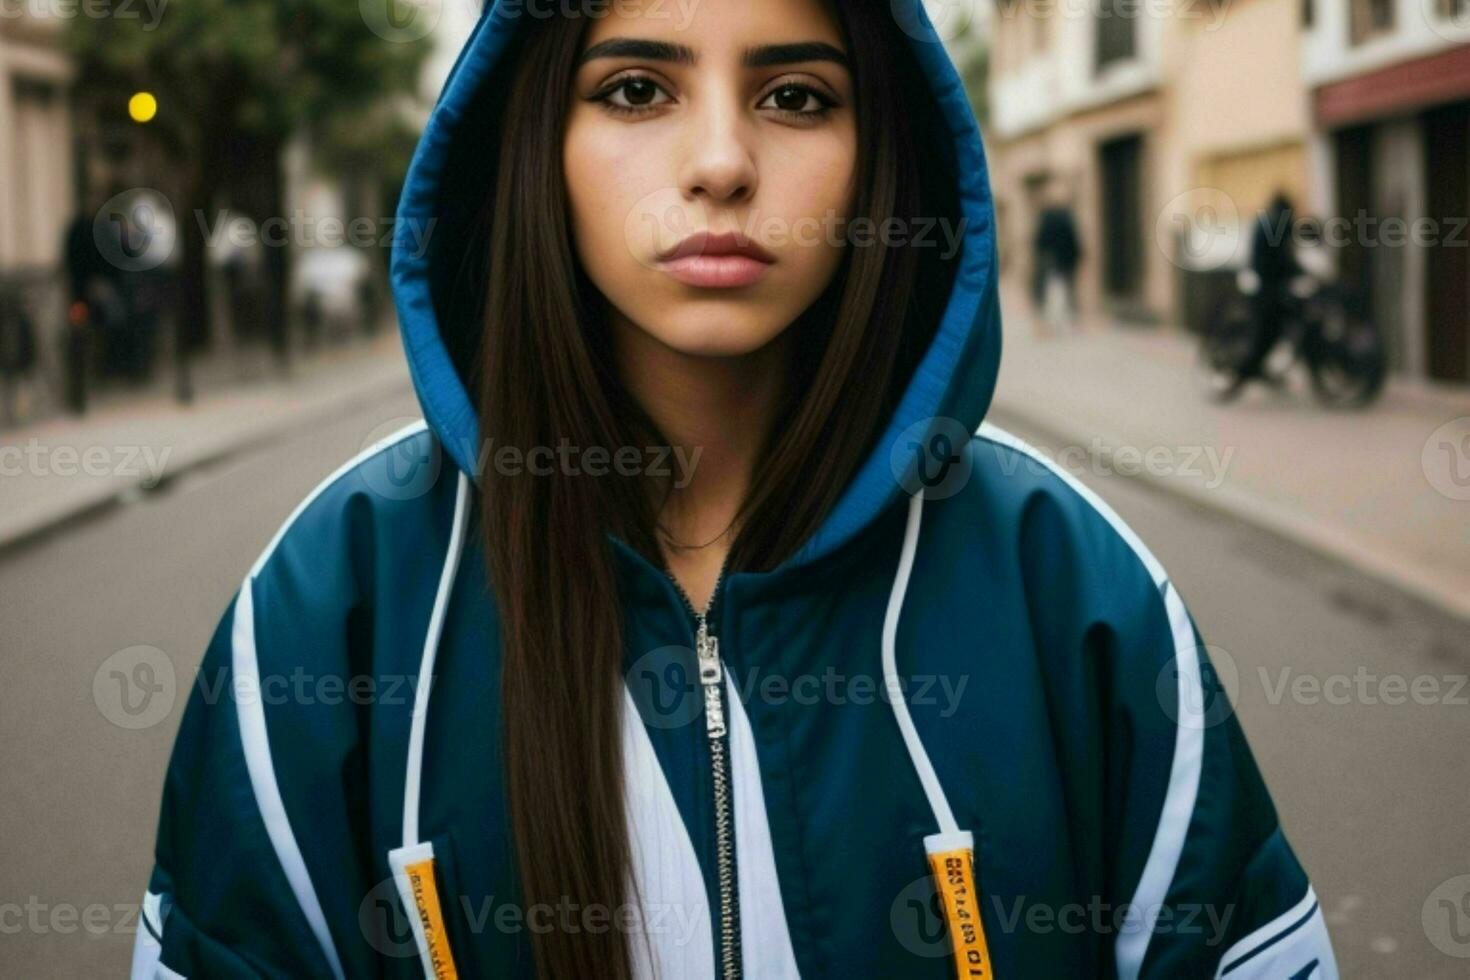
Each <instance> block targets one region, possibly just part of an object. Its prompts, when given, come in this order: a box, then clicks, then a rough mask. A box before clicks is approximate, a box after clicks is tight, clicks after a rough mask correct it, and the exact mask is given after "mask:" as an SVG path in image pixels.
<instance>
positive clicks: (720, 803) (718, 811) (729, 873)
mask: <svg viewBox="0 0 1470 980" xmlns="http://www.w3.org/2000/svg"><path fill="white" fill-rule="evenodd" d="M724 576H725V569H724V566H723V565H722V566H721V567H720V573H719V576H718V577H717V578H716V579H715V587H714V590H713V591H712V592H711V593H710V598H709V603H708V604H707V605H706V606H705V608H704V610H703V611H702V612H701V611H698V610H696V609H695V608H694V603H692V602H690V601H689V595H688V593H686V592H685V591H684V588H683V587H682V586H681V585H679V582H678V580H677V579H675V578H674V576H673V574H672V573H669V581H670V582H673V583H674V588H675V590H676V591H677V592H678V593H679V597H680V598H681V599H683V600H684V606H685V608H686V609H688V610H689V612H690V614H691V615H692V616H693V617H694V621H695V624H696V629H695V634H694V653H695V658H696V660H697V662H698V667H699V684H700V687H701V688H703V690H704V730H705V735H706V737H707V738H708V739H709V757H710V776H711V780H710V781H711V785H712V786H713V788H714V794H713V795H714V807H715V865H716V869H717V877H718V879H719V889H720V963H721V965H722V971H721V977H722V980H740V978H741V976H742V975H743V971H742V968H741V962H740V960H741V956H740V894H739V891H738V890H737V883H736V877H735V806H734V801H733V799H732V796H731V789H730V757H729V751H728V749H729V742H728V734H727V730H726V727H725V683H724V681H725V671H724V666H723V664H722V663H721V661H720V638H719V637H718V636H716V635H715V634H714V633H713V632H712V631H711V630H710V628H709V613H710V610H711V609H712V608H713V607H714V604H715V597H716V596H718V595H719V594H720V586H721V585H722V584H723V583H724Z"/></svg>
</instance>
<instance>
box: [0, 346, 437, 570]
mask: <svg viewBox="0 0 1470 980" xmlns="http://www.w3.org/2000/svg"><path fill="white" fill-rule="evenodd" d="M408 384H409V380H408V369H407V366H406V364H405V362H404V359H403V348H402V346H401V343H400V341H399V339H398V333H397V330H396V329H387V330H384V331H383V332H382V333H380V334H379V335H378V336H376V337H374V338H373V339H372V340H371V341H370V342H364V343H359V344H356V345H353V346H350V347H337V348H331V349H327V350H324V351H321V352H319V353H315V354H312V355H311V356H309V357H302V358H301V359H299V360H298V361H297V362H296V363H295V365H294V366H293V368H292V371H291V374H290V376H289V377H286V378H281V377H271V378H269V379H262V380H258V381H253V382H239V383H236V384H232V385H228V386H226V387H223V388H217V389H209V390H203V389H201V390H200V391H199V393H198V397H197V398H196V400H195V401H194V403H193V404H191V405H180V404H178V403H177V402H176V401H174V400H173V399H172V398H170V397H168V396H166V395H161V394H153V395H146V396H141V397H139V398H136V399H128V400H119V401H115V402H112V403H109V404H106V405H102V406H99V408H98V409H97V410H96V411H94V412H92V413H90V414H88V415H86V416H84V417H81V418H73V417H66V418H53V419H49V420H47V421H44V422H39V423H36V424H34V425H29V426H22V427H20V428H17V429H5V430H0V549H3V548H6V547H9V546H11V545H14V544H16V543H18V542H21V541H24V540H26V539H29V538H31V537H33V536H35V535H38V534H42V533H44V532H45V531H47V530H50V529H51V528H53V527H56V526H57V525H59V524H63V523H65V522H66V521H67V520H69V519H72V518H74V517H77V516H80V515H82V514H85V513H88V512H90V511H93V510H97V509H100V508H103V507H106V506H108V505H110V504H111V503H113V502H115V501H116V500H118V499H119V498H120V497H123V496H125V495H127V494H130V493H136V492H138V490H139V489H140V488H142V489H147V488H151V487H153V486H156V485H157V484H158V483H159V482H161V481H163V480H167V479H171V478H173V477H176V476H178V475H179V474H180V473H183V472H185V471H187V470H189V469H191V468H193V467H196V466H199V465H201V464H204V463H207V462H210V461H213V460H216V459H219V458H221V457H223V456H227V455H229V454H231V453H234V452H237V451H239V450H241V449H244V448H247V447H249V446H251V445H253V444H256V443H260V442H265V441H268V440H271V439H274V438H276V437H278V436H280V435H282V434H283V433H286V432H290V431H292V430H294V429H298V428H303V427H309V426H311V425H312V424H313V423H315V422H317V421H319V420H322V419H326V418H331V417H335V416H338V415H341V414H343V413H346V412H350V411H352V410H354V409H355V408H356V407H358V406H361V405H365V404H370V403H372V402H374V401H376V400H378V399H381V398H383V397H384V396H385V395H387V394H390V393H392V392H394V391H396V390H401V389H404V388H406V387H407V386H408Z"/></svg>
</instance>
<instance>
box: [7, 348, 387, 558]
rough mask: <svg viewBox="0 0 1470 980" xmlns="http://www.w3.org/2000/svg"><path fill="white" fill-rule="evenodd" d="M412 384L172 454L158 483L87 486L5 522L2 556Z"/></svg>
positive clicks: (369, 391)
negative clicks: (46, 507) (204, 469)
mask: <svg viewBox="0 0 1470 980" xmlns="http://www.w3.org/2000/svg"><path fill="white" fill-rule="evenodd" d="M412 387H413V386H412V382H411V381H410V380H409V377H408V375H407V373H405V374H404V375H402V376H401V377H397V376H395V377H392V378H387V379H382V380H378V381H374V382H372V383H369V384H364V385H363V386H361V387H359V388H354V389H353V390H351V391H349V392H345V393H343V394H342V396H341V397H339V398H334V399H332V400H331V401H329V402H327V403H326V404H324V405H319V406H315V407H313V408H311V409H308V410H305V411H303V412H301V413H299V414H295V415H291V416H289V417H287V418H284V419H280V420H277V421H274V422H271V423H268V424H265V425H262V426H260V427H258V428H255V429H252V430H251V431H249V432H246V433H241V434H239V435H238V436H236V437H235V438H231V439H224V440H220V441H218V442H216V443H214V444H212V445H209V446H205V447H202V448H199V449H196V450H194V451H192V452H189V451H185V452H179V453H175V454H173V455H171V456H170V458H169V460H168V464H167V467H166V469H165V470H164V471H163V473H162V474H161V475H160V476H159V478H158V480H157V481H156V482H152V483H150V482H148V477H147V475H146V474H140V475H138V476H136V477H134V476H127V477H118V478H116V479H115V480H111V481H108V482H107V483H104V484H99V485H97V486H96V487H94V488H87V489H85V490H83V491H81V492H78V493H75V494H72V495H69V496H68V498H67V499H66V500H65V501H63V502H62V503H61V504H59V505H58V506H56V507H53V508H50V509H47V510H43V511H35V510H33V511H32V512H31V513H29V514H24V515H22V516H21V517H20V518H18V519H14V520H0V557H6V556H8V555H9V554H10V553H11V552H14V551H18V550H20V549H22V548H25V547H28V546H30V545H33V544H35V543H36V542H38V541H40V540H42V539H44V538H46V537H49V536H50V535H51V534H52V533H54V532H56V531H58V530H61V529H63V528H64V527H65V526H67V525H70V524H73V523H75V522H77V521H79V520H86V519H90V518H93V517H96V516H98V515H101V514H103V513H106V512H107V511H110V510H112V509H113V508H114V507H117V506H119V505H120V504H122V503H123V502H124V500H126V499H128V498H130V497H132V496H133V495H135V494H139V493H153V492H155V491H158V490H161V489H164V488H166V487H167V486H168V485H169V484H170V483H172V482H173V481H175V480H177V479H178V478H179V477H181V476H183V475H185V474H187V473H189V472H191V471H193V470H197V469H201V468H203V467H206V466H209V465H212V464H214V463H218V462H220V461H221V460H224V459H228V458H230V457H232V456H235V455H238V454H240V453H244V452H248V451H250V450H252V449H255V448H256V447H258V446H262V445H265V444H267V443H269V442H273V441H275V440H277V439H279V438H281V437H283V436H286V435H289V434H290V433H292V432H295V431H298V430H300V429H304V428H309V427H311V426H314V425H319V424H322V423H326V422H331V421H335V420H336V419H338V418H341V417H343V416H347V415H351V414H352V413H353V412H355V411H357V410H359V409H361V408H365V407H367V406H369V405H372V404H374V403H376V402H378V401H380V400H382V399H383V398H384V397H385V396H386V395H391V394H394V393H396V392H398V391H411V390H412Z"/></svg>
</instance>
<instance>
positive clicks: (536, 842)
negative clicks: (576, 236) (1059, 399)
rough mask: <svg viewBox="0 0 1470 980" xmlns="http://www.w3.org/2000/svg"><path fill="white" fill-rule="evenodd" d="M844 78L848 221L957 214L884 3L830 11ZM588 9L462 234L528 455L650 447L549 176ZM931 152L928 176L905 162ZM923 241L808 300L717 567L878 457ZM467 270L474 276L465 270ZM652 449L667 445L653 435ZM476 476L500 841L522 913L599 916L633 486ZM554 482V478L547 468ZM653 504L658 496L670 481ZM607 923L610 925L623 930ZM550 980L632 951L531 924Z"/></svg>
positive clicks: (856, 257)
mask: <svg viewBox="0 0 1470 980" xmlns="http://www.w3.org/2000/svg"><path fill="white" fill-rule="evenodd" d="M835 6H836V8H837V10H838V14H839V21H840V23H841V26H842V29H843V32H844V37H845V40H846V42H847V48H848V53H849V57H850V59H851V62H852V65H853V71H854V76H855V83H856V107H857V113H858V120H857V123H858V125H857V135H858V140H859V145H860V146H861V147H862V152H861V153H860V154H859V168H858V173H857V189H856V198H855V203H854V210H853V216H854V217H859V216H861V217H863V218H866V219H870V220H871V221H872V222H873V223H874V224H873V226H874V227H882V222H883V221H884V219H887V218H898V219H900V220H907V221H909V222H910V223H909V225H908V227H909V228H914V227H916V225H915V224H914V222H915V221H916V219H919V218H923V217H928V218H931V219H933V220H955V219H956V218H957V211H958V206H957V203H956V202H955V200H954V186H955V185H954V181H953V177H952V176H950V175H949V174H947V173H946V164H945V160H944V158H945V154H946V150H945V149H944V148H945V147H949V146H951V145H952V144H951V141H950V140H949V138H948V135H947V131H946V129H945V128H944V126H943V124H942V123H941V122H939V121H938V119H937V112H936V111H935V107H934V106H933V99H932V98H930V97H928V96H927V94H921V95H920V97H919V98H918V99H917V100H913V101H917V102H919V103H920V104H919V105H910V104H901V102H900V100H901V99H902V98H903V97H904V95H905V94H908V95H910V96H912V95H914V94H916V93H927V89H926V88H925V86H924V84H923V82H922V81H921V80H920V79H919V68H918V66H917V64H916V63H915V62H914V61H913V59H912V56H911V55H910V53H909V50H908V45H907V43H906V39H904V38H903V37H902V36H901V35H900V34H899V33H898V31H897V29H896V26H895V25H894V23H893V21H892V18H891V16H889V15H888V12H887V8H888V4H887V3H879V2H876V0H850V2H841V3H837V4H836V5H835ZM589 21H590V18H589V17H576V16H565V15H564V16H559V17H554V18H551V19H550V20H548V21H547V22H545V23H538V24H535V25H534V26H528V27H527V28H526V35H525V37H524V44H522V45H521V46H520V50H519V53H518V55H517V56H516V61H515V62H514V64H513V65H512V67H511V68H510V69H509V74H508V76H507V77H508V85H507V89H506V92H505V98H504V102H503V103H502V105H503V112H502V114H501V115H500V117H499V119H498V125H499V127H500V129H499V134H498V137H499V153H498V157H497V159H496V166H495V172H494V177H493V180H492V181H490V182H489V183H490V186H489V188H488V193H487V196H486V200H485V205H484V207H483V208H482V209H481V211H480V212H479V214H480V217H479V219H478V220H479V222H480V224H479V229H478V235H479V237H480V239H481V245H480V251H479V252H477V253H476V254H481V255H482V256H483V260H484V262H485V263H487V264H485V265H479V266H478V268H479V270H480V274H481V275H482V276H485V277H486V278H485V279H484V281H483V292H482V293H481V295H482V296H483V307H482V309H483V322H484V330H483V334H482V336H481V338H480V344H479V350H480V353H479V355H478V358H477V360H476V362H475V367H476V369H477V370H476V373H477V374H478V375H479V382H480V385H479V386H480V391H479V410H480V419H481V425H482V438H483V439H493V440H494V443H493V444H494V445H498V446H515V447H521V448H522V449H528V448H530V447H533V446H556V445H559V444H561V440H567V441H568V442H569V443H570V444H571V445H573V446H577V447H582V448H587V447H602V448H603V449H605V450H606V451H608V452H609V453H613V452H615V451H616V450H617V448H618V447H620V446H643V445H649V444H650V443H649V442H647V441H645V439H646V437H647V435H648V434H649V433H650V432H653V434H654V435H655V437H656V436H657V433H656V431H655V430H654V429H653V426H652V423H651V422H650V421H649V420H648V418H647V417H646V415H645V414H644V413H642V412H641V411H639V409H638V406H637V405H636V404H633V403H632V400H631V398H630V397H629V395H628V394H627V392H626V391H625V390H624V388H623V386H622V385H621V384H620V382H619V380H618V378H617V377H616V375H615V373H614V371H613V368H612V358H611V357H610V356H609V347H610V340H609V337H608V332H607V328H606V320H605V316H604V309H603V306H604V304H605V300H603V299H602V297H601V296H600V295H599V294H598V293H597V291H596V290H595V289H594V288H593V287H592V286H591V285H590V282H589V281H588V279H587V277H586V275H585V273H584V272H583V271H582V270H581V268H580V267H579V265H578V262H577V260H576V258H575V255H574V251H573V248H572V245H571V241H570V237H569V234H570V233H569V226H570V225H569V218H568V213H567V202H566V192H565V186H564V183H563V181H564V177H563V171H562V166H561V155H562V140H563V135H564V123H565V120H564V119H563V118H561V117H560V113H557V112H550V113H549V112H547V111H546V107H547V106H565V105H566V104H567V101H568V98H569V94H570V85H571V81H572V73H573V63H574V59H575V57H576V55H577V53H578V49H579V46H580V43H581V39H582V31H583V29H584V28H585V26H586V24H587V23H588V22H589ZM921 145H927V146H928V147H929V149H928V151H927V156H928V157H929V159H926V163H925V166H924V168H922V169H921V168H920V166H919V162H918V159H917V157H916V147H918V146H921ZM937 251H938V250H937V249H933V248H929V249H925V248H914V247H890V246H885V245H881V244H877V245H871V246H866V247H860V248H859V247H853V246H852V245H849V247H848V248H847V249H846V254H845V255H844V258H843V261H842V264H841V267H840V269H839V271H838V273H837V275H836V276H835V277H834V279H833V282H832V283H831V284H830V285H829V287H828V289H827V290H826V292H825V293H824V294H823V296H822V297H821V298H820V299H819V300H818V301H817V302H816V303H815V304H813V306H812V308H811V309H809V310H808V311H807V312H806V313H805V314H803V316H802V317H801V318H800V320H799V321H798V323H796V324H793V325H792V326H791V327H790V328H788V329H791V330H797V331H799V334H798V336H797V343H796V344H795V345H794V346H793V350H794V351H795V352H796V354H795V363H794V364H793V365H792V368H793V371H794V375H795V383H794V384H793V385H791V389H792V391H793V392H794V394H793V396H792V404H791V405H790V406H789V411H788V412H786V413H783V414H782V415H781V416H780V417H781V418H784V419H789V422H786V423H785V424H783V425H782V426H781V427H780V428H779V430H778V431H776V432H773V433H772V434H771V436H770V438H769V440H768V443H767V447H766V451H765V453H764V454H763V459H762V460H761V462H760V463H759V464H758V466H757V472H756V473H755V474H754V478H753V482H752V491H751V493H750V495H749V498H748V499H747V500H746V502H745V504H744V507H743V509H742V516H741V518H740V522H741V523H740V528H741V530H740V532H739V534H738V535H737V537H736V540H735V542H734V544H733V546H732V550H731V553H730V558H729V561H728V565H727V568H728V569H729V570H731V571H764V570H769V569H772V568H774V567H776V566H777V565H779V564H780V563H781V562H782V561H783V560H784V559H785V558H787V557H789V556H790V555H791V554H792V553H793V552H795V551H796V549H797V548H798V546H799V545H800V544H801V543H802V542H803V541H804V540H805V539H806V538H807V537H808V536H809V535H811V534H812V532H814V531H815V530H816V528H817V527H818V526H819V524H820V523H821V521H822V520H823V518H824V517H825V516H826V514H827V512H828V511H829V510H830V509H831V508H832V506H833V505H834V503H835V502H836V501H837V499H838V497H839V495H840V494H841V492H842V490H843V488H844V486H845V485H846V484H847V482H848V480H849V479H850V478H851V477H852V475H853V473H854V472H855V470H856V469H857V467H858V466H859V465H860V464H861V463H862V461H863V459H864V457H865V455H866V454H867V453H868V452H869V451H870V450H871V448H872V446H873V444H874V442H875V441H876V439H877V436H878V435H879V433H880V432H881V429H882V427H883V425H884V423H885V422H886V421H887V418H888V417H889V415H890V414H891V412H892V410H893V407H894V405H895V403H896V401H897V398H898V396H899V395H900V394H901V393H902V390H903V387H904V385H905V384H906V382H907V381H908V379H909V376H910V374H911V373H912V370H913V367H914V365H915V363H917V359H918V357H919V356H920V355H921V354H922V352H923V350H924V349H925V348H926V347H927V345H928V343H929V341H930V339H931V338H932V336H933V332H934V328H935V326H936V324H937V320H938V313H939V310H940V309H941V308H942V305H943V303H944V300H945V298H946V297H947V296H948V292H949V283H950V279H951V277H952V275H953V268H952V264H951V263H950V262H949V261H948V259H949V257H947V256H946V257H942V256H940V255H938V254H937ZM472 268H473V267H472ZM659 441H661V440H659ZM495 469H496V468H495V467H487V468H485V470H484V472H483V473H482V481H481V487H482V495H483V514H484V520H483V521H482V522H481V528H482V534H483V538H484V545H485V552H486V556H487V566H488V571H489V575H490V579H491V584H492V587H493V589H494V592H495V596H496V601H497V606H498V613H499V621H500V630H501V633H500V649H501V657H502V668H501V670H502V695H503V703H502V706H501V717H502V724H503V726H504V729H503V731H504V746H505V759H504V765H505V771H506V785H507V795H508V806H509V814H510V827H511V833H512V836H513V838H514V842H515V855H516V865H517V873H518V876H519V880H520V883H521V888H522V899H523V901H524V902H525V903H526V904H527V905H528V906H529V905H530V904H532V903H542V902H547V903H551V902H557V901H567V902H570V903H572V905H573V907H575V908H583V909H585V908H588V907H589V906H596V907H600V908H602V909H607V910H613V909H616V908H618V907H619V906H620V905H621V904H622V903H623V902H624V901H627V900H629V899H628V896H627V895H626V891H627V889H628V887H629V885H628V882H629V864H630V855H629V844H628V840H627V825H626V817H625V812H624V795H623V783H622V779H623V773H622V755H621V738H620V723H621V720H620V712H621V709H622V704H623V691H622V686H623V679H622V676H621V667H622V663H623V654H624V650H623V647H624V637H623V620H622V616H621V604H620V596H619V582H618V575H617V569H616V565H615V561H614V554H613V550H612V546H611V543H610V541H609V535H613V536H616V537H618V538H619V539H621V540H622V541H624V542H625V543H627V544H628V545H630V546H631V547H633V548H635V549H636V550H638V551H639V552H640V553H642V554H643V555H645V556H646V557H648V558H649V559H650V560H651V561H654V562H655V563H659V564H661V560H660V558H659V556H658V544H657V540H656V538H655V536H654V532H653V528H654V520H655V518H656V516H657V514H656V511H657V509H658V507H657V505H658V499H659V494H658V493H657V492H654V493H650V487H649V486H648V485H647V484H646V483H644V482H642V481H644V480H647V479H650V478H649V477H616V476H611V475H609V476H604V477H599V478H597V479H590V478H586V477H579V476H574V475H569V474H566V473H560V472H555V473H552V474H551V475H547V476H525V475H519V476H507V475H504V474H499V473H497V472H495ZM552 469H555V467H553V468H552ZM662 489H663V491H665V492H666V490H667V488H666V487H665V488H662ZM612 921H614V922H616V921H618V919H617V917H616V916H613V917H612ZM533 942H534V945H535V953H536V960H537V965H538V968H539V972H540V974H541V975H542V976H544V977H574V976H598V977H614V978H621V977H627V976H629V975H630V974H631V963H630V957H629V953H630V939H629V937H628V935H627V934H626V933H624V932H621V931H619V930H618V929H617V928H613V929H608V930H604V931H600V932H594V931H590V930H589V931H585V932H580V933H575V934H572V933H564V932H561V931H547V932H538V933H536V934H535V935H534V940H533Z"/></svg>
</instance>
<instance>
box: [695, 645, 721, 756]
mask: <svg viewBox="0 0 1470 980" xmlns="http://www.w3.org/2000/svg"><path fill="white" fill-rule="evenodd" d="M694 652H695V655H696V657H697V658H698V660H699V683H700V684H701V685H702V686H703V687H704V727H705V731H706V733H707V734H708V735H709V737H710V738H721V737H723V736H724V734H725V705H724V702H723V701H722V700H721V698H720V684H721V682H722V681H723V680H724V671H723V669H721V667H720V639H719V637H717V636H714V635H713V634H711V633H710V631H709V621H708V620H707V619H705V617H704V616H700V617H699V632H698V633H697V634H696V635H695V638H694Z"/></svg>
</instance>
